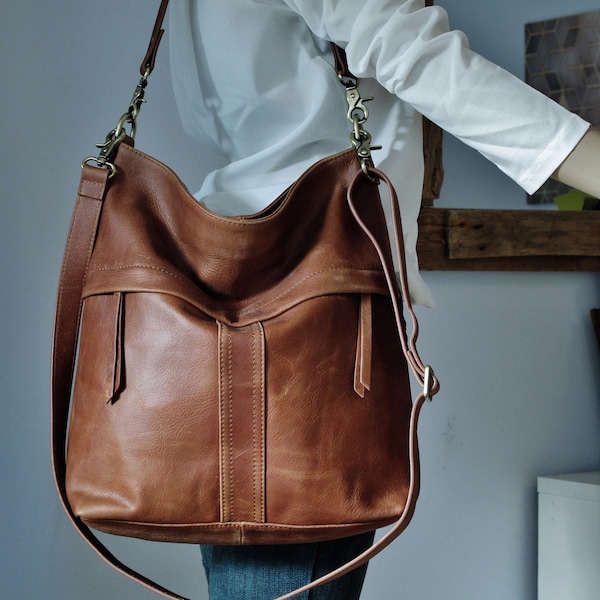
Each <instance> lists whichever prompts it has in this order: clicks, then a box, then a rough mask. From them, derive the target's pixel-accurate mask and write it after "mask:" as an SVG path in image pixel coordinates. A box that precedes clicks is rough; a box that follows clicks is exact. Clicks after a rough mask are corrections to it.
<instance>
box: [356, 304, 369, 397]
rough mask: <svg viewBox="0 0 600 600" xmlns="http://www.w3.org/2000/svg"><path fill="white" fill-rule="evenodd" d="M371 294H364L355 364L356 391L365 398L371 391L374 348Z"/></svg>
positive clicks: (359, 317) (360, 310) (360, 311)
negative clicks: (367, 392)
mask: <svg viewBox="0 0 600 600" xmlns="http://www.w3.org/2000/svg"><path fill="white" fill-rule="evenodd" d="M372 312H373V308H372V300H371V294H362V295H361V297H360V308H359V314H358V335H357V340H356V362H355V364H354V391H355V392H356V393H357V394H358V395H359V396H360V397H361V398H364V397H365V393H366V391H369V390H370V389H371V358H372V347H373V319H372Z"/></svg>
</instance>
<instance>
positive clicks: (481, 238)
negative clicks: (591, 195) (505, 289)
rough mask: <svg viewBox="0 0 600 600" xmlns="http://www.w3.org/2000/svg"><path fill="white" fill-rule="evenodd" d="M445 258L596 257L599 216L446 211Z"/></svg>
mask: <svg viewBox="0 0 600 600" xmlns="http://www.w3.org/2000/svg"><path fill="white" fill-rule="evenodd" d="M447 227H448V257H449V258H452V259H463V258H502V257H513V256H514V257H517V256H600V212H596V211H586V212H581V211H547V210H544V211H536V210H462V209H457V210H454V209H453V210H450V211H449V212H448V221H447Z"/></svg>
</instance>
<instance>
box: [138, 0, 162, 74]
mask: <svg viewBox="0 0 600 600" xmlns="http://www.w3.org/2000/svg"><path fill="white" fill-rule="evenodd" d="M168 5H169V0H162V2H161V3H160V7H159V8H158V14H157V15H156V21H155V23H154V28H153V29H152V35H151V36H150V43H149V44H148V50H147V51H146V56H144V60H143V61H142V64H141V65H140V75H142V76H143V75H150V73H152V71H153V70H154V64H155V62H156V55H157V53H158V47H159V45H160V40H161V39H162V36H163V34H164V33H165V30H164V29H163V28H162V24H163V21H164V20H165V15H166V14H167V6H168Z"/></svg>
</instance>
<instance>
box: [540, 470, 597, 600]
mask: <svg viewBox="0 0 600 600" xmlns="http://www.w3.org/2000/svg"><path fill="white" fill-rule="evenodd" d="M538 524H539V531H538V600H599V599H600V471H599V472H594V473H577V474H574V475H557V476H555V477H539V478H538Z"/></svg>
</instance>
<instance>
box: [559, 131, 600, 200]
mask: <svg viewBox="0 0 600 600" xmlns="http://www.w3.org/2000/svg"><path fill="white" fill-rule="evenodd" d="M552 178H553V179H557V180H558V181H560V182H561V183H564V184H566V185H568V186H570V187H573V188H576V189H578V190H580V191H582V192H585V193H586V194H590V196H593V197H594V198H600V129H597V128H594V127H592V128H590V129H589V130H588V131H587V133H586V134H585V135H584V136H583V137H582V138H581V140H580V142H579V143H578V144H577V145H576V146H575V148H574V149H573V151H572V152H571V154H569V156H567V158H566V159H565V160H564V161H563V162H562V164H561V165H560V166H559V167H558V169H556V171H554V174H553V175H552Z"/></svg>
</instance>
